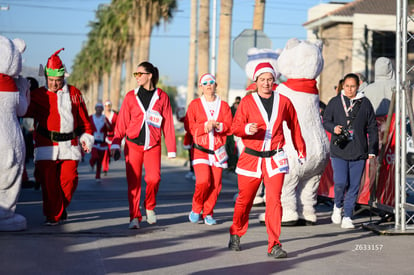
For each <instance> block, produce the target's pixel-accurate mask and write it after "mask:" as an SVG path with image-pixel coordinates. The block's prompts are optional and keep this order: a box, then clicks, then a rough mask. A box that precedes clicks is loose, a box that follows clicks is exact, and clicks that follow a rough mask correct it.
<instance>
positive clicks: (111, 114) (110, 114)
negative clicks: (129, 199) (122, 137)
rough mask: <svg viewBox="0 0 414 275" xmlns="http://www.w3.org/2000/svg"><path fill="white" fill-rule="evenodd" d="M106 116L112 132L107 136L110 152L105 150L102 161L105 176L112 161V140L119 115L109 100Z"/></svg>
mask: <svg viewBox="0 0 414 275" xmlns="http://www.w3.org/2000/svg"><path fill="white" fill-rule="evenodd" d="M104 108H105V111H104V114H105V117H106V119H107V120H108V121H109V125H110V126H111V128H112V130H110V131H108V133H107V135H106V139H105V140H106V144H107V145H108V150H105V154H104V158H103V160H102V171H103V172H104V175H105V176H106V174H107V173H108V171H109V162H110V160H111V144H112V140H113V139H114V129H115V125H116V120H117V118H118V113H117V112H115V111H114V110H112V103H111V101H109V100H107V101H105V104H104Z"/></svg>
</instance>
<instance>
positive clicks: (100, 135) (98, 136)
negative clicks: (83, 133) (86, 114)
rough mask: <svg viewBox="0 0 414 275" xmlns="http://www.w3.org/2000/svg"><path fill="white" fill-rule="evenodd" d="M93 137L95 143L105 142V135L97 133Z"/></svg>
mask: <svg viewBox="0 0 414 275" xmlns="http://www.w3.org/2000/svg"><path fill="white" fill-rule="evenodd" d="M93 137H94V138H95V141H101V142H102V141H104V134H103V133H98V132H95V133H93Z"/></svg>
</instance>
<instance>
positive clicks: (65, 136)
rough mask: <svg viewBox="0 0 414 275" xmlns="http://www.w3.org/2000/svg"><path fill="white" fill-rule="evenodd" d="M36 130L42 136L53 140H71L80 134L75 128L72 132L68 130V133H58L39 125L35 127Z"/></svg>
mask: <svg viewBox="0 0 414 275" xmlns="http://www.w3.org/2000/svg"><path fill="white" fill-rule="evenodd" d="M36 132H37V133H39V134H41V135H42V136H44V137H47V138H48V139H50V140H51V141H53V142H61V141H68V140H72V139H74V138H76V137H77V136H79V135H80V134H81V133H80V131H78V130H75V131H74V132H70V133H60V132H56V131H49V130H48V129H45V128H43V127H41V126H37V127H36Z"/></svg>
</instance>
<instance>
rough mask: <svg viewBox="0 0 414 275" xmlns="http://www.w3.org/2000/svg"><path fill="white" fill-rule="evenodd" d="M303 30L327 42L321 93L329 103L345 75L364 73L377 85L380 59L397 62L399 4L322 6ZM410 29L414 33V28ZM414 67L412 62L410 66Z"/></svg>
mask: <svg viewBox="0 0 414 275" xmlns="http://www.w3.org/2000/svg"><path fill="white" fill-rule="evenodd" d="M303 26H304V27H305V28H306V29H307V30H308V35H307V36H308V39H309V40H311V41H312V40H315V39H321V40H322V41H323V45H324V46H323V56H324V59H325V66H324V69H323V71H322V73H321V75H320V78H319V90H320V98H321V101H323V102H325V103H327V102H328V101H329V100H330V99H331V98H332V97H333V96H335V95H336V91H335V89H334V87H335V86H336V85H337V83H338V81H339V80H340V79H341V78H342V77H343V76H344V75H345V74H347V73H350V72H354V73H362V74H364V75H365V76H366V77H367V80H368V82H369V83H370V82H373V81H374V64H375V60H376V59H377V58H378V57H380V56H385V57H388V58H390V59H392V60H393V61H394V60H395V30H396V2H395V1H392V0H355V1H353V2H349V3H343V2H330V3H325V4H320V5H317V6H315V7H313V8H311V9H310V10H309V11H308V21H307V22H306V23H304V24H303ZM408 28H409V29H414V26H410V25H409V26H408ZM413 48H414V47H413V43H409V47H408V52H409V53H410V52H411V53H412V52H414V50H413ZM408 59H409V60H410V54H409V55H408ZM412 63H413V62H412V58H411V62H410V61H408V64H409V65H412ZM394 64H395V62H394Z"/></svg>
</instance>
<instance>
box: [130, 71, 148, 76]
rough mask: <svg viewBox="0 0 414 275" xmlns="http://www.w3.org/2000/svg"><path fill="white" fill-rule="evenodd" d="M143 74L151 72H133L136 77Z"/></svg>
mask: <svg viewBox="0 0 414 275" xmlns="http://www.w3.org/2000/svg"><path fill="white" fill-rule="evenodd" d="M143 74H150V73H142V72H135V73H133V75H134V77H141V76H142V75H143Z"/></svg>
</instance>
